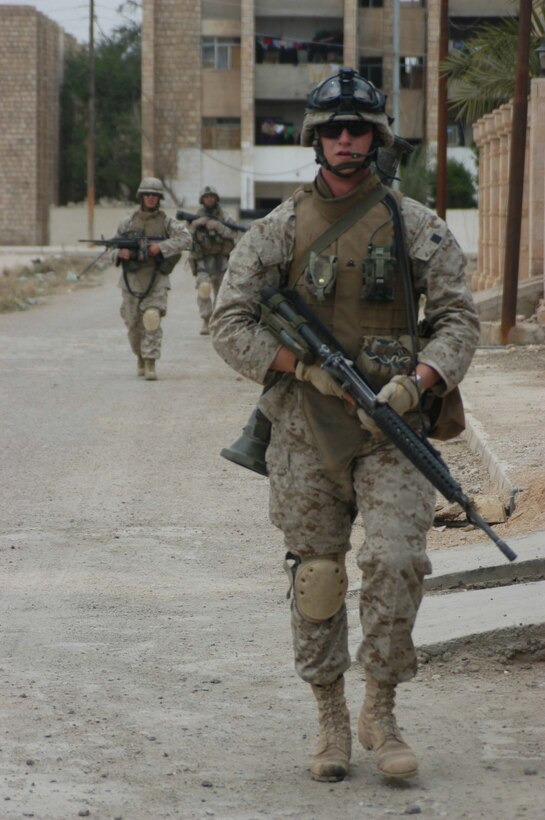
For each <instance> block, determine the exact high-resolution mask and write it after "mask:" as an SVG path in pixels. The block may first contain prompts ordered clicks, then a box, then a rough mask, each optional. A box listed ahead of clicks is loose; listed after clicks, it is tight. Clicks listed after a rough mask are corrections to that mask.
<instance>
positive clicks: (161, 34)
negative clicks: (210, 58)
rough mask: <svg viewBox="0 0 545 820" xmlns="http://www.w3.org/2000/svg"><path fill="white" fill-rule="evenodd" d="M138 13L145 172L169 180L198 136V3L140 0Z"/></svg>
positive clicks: (199, 86)
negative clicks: (183, 151)
mask: <svg viewBox="0 0 545 820" xmlns="http://www.w3.org/2000/svg"><path fill="white" fill-rule="evenodd" d="M142 15H143V16H142V87H143V97H142V129H143V141H142V164H143V174H144V175H152V176H159V177H161V178H164V179H165V180H169V179H172V178H176V176H177V163H178V151H179V150H181V149H185V148H195V147H199V146H200V141H201V3H200V2H196V0H143V3H142Z"/></svg>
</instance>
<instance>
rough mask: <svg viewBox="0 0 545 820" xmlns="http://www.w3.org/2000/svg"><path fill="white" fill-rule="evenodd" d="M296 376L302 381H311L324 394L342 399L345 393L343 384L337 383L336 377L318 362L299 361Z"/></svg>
mask: <svg viewBox="0 0 545 820" xmlns="http://www.w3.org/2000/svg"><path fill="white" fill-rule="evenodd" d="M295 378H296V379H299V381H300V382H310V383H311V384H312V385H314V387H315V388H316V390H319V392H320V393H322V394H323V395H324V396H337V398H339V399H342V397H343V395H344V391H343V389H342V387H341V385H340V384H337V382H336V381H335V379H334V378H333V377H332V376H330V375H329V373H328V372H327V371H326V370H323V369H322V368H321V367H320V365H318V364H304V363H303V362H297V366H296V368H295Z"/></svg>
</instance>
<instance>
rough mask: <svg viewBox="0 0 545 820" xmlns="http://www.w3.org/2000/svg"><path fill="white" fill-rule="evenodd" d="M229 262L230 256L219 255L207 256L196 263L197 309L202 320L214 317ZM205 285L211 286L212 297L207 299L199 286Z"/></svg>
mask: <svg viewBox="0 0 545 820" xmlns="http://www.w3.org/2000/svg"><path fill="white" fill-rule="evenodd" d="M228 261H229V257H228V256H222V255H221V254H217V255H216V256H205V257H204V259H198V260H197V262H196V265H197V277H196V280H195V287H196V288H197V307H198V309H199V316H200V317H201V319H209V318H210V316H211V315H212V311H213V310H214V305H215V303H216V297H217V295H218V291H219V289H220V285H221V283H222V281H223V277H224V274H225V271H226V270H227V263H228ZM203 284H208V285H210V296H208V297H206V298H203V297H202V296H200V294H199V286H200V285H203Z"/></svg>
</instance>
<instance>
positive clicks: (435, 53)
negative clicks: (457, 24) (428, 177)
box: [425, 0, 441, 147]
mask: <svg viewBox="0 0 545 820" xmlns="http://www.w3.org/2000/svg"><path fill="white" fill-rule="evenodd" d="M440 17H441V4H440V0H428V7H427V19H426V54H427V65H426V130H425V139H426V141H427V143H428V145H429V146H430V147H431V146H435V145H436V143H437V130H438V128H439V121H438V110H437V98H438V95H439V25H440V22H441V21H440Z"/></svg>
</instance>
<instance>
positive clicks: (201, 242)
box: [190, 204, 238, 319]
mask: <svg viewBox="0 0 545 820" xmlns="http://www.w3.org/2000/svg"><path fill="white" fill-rule="evenodd" d="M196 216H197V220H195V222H193V223H191V226H190V227H191V232H192V234H193V250H192V252H191V266H192V268H193V273H194V275H195V277H196V280H195V287H196V289H197V307H198V309H199V316H200V317H201V319H209V318H210V316H211V315H212V310H213V307H214V303H215V301H216V297H217V294H218V290H219V287H220V285H221V282H222V279H223V277H224V274H225V271H226V270H227V263H228V262H229V254H230V252H231V251H232V249H233V247H234V244H235V241H236V239H237V238H238V234H237V231H235V230H233V229H232V228H229V227H228V226H227V225H222V224H221V222H217V221H216V222H214V223H212V224H213V227H210V228H207V227H206V226H205V225H204V220H219V219H222V220H223V221H224V222H230V221H231V220H230V218H229V216H227V214H225V212H224V211H223V209H222V208H221V207H220V206H219V204H216V205H215V206H214V207H213V208H204V207H201V208H199V210H198V211H197V214H196ZM198 220H201V222H200V223H199V221H198ZM203 286H204V287H203ZM207 286H208V287H207ZM202 294H205V295H202Z"/></svg>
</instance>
